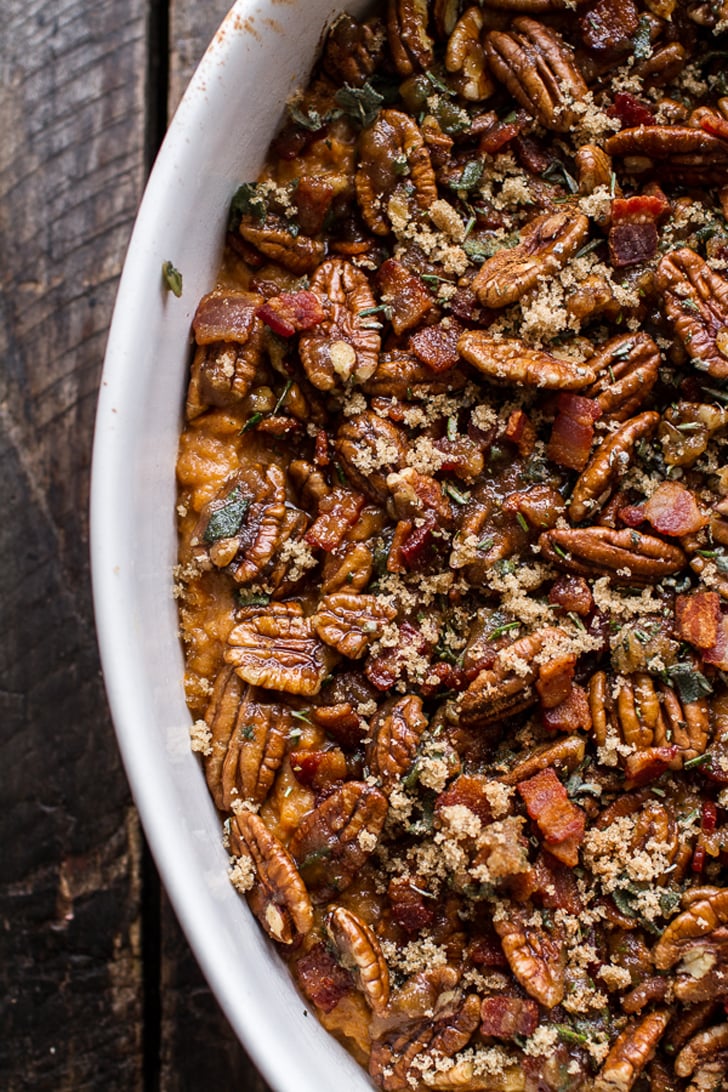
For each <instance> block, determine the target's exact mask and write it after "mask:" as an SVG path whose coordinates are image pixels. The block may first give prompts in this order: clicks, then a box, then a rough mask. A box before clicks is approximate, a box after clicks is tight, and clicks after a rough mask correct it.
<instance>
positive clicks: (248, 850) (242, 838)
mask: <svg viewBox="0 0 728 1092" xmlns="http://www.w3.org/2000/svg"><path fill="white" fill-rule="evenodd" d="M230 843H231V846H232V849H233V852H234V853H235V855H236V856H237V857H240V856H243V855H247V856H249V857H250V859H251V861H252V863H253V867H254V868H255V874H256V884H255V887H254V888H253V891H252V893H251V896H250V902H251V907H252V909H253V912H254V913H255V916H256V917H257V918H258V920H259V921H260V924H261V925H262V926H263V928H264V929H265V931H266V933H267V934H268V936H270V937H272V938H273V940H277V941H278V943H279V944H293V943H294V941H296V940H298V939H299V938H300V937H302V936H305V935H306V933H308V932H309V931H310V930H311V928H312V927H313V908H312V906H311V900H310V899H309V897H308V893H307V891H306V888H305V886H304V883H303V880H302V879H301V877H300V875H299V873H298V871H297V869H296V866H295V864H294V863H293V860H292V859H291V855H290V853H289V852H288V850H286V849H285V848H284V847H283V846H282V845H281V843H280V842H279V841H278V839H277V838H276V837H275V835H274V834H272V833H271V832H270V831H269V830H268V828H267V827H266V825H265V823H264V822H263V820H262V819H260V818H259V817H258V816H257V815H255V814H254V812H252V811H244V810H243V811H240V812H238V813H237V814H236V815H234V816H233V817H232V818H231V820H230Z"/></svg>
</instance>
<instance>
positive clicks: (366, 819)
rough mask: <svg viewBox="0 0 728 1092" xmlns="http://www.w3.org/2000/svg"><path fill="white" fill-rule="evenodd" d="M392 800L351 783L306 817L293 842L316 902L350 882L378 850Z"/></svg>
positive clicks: (355, 782)
mask: <svg viewBox="0 0 728 1092" xmlns="http://www.w3.org/2000/svg"><path fill="white" fill-rule="evenodd" d="M387 809H388V804H387V798H386V796H385V795H384V794H383V793H381V792H380V791H379V789H374V788H372V787H371V786H370V785H367V784H366V783H365V782H363V781H347V782H346V783H345V784H344V785H342V786H341V788H339V789H336V790H335V791H334V792H332V793H331V795H330V796H327V797H326V799H325V800H324V801H323V802H322V803H321V804H319V805H318V807H316V808H314V810H313V811H310V812H309V813H308V815H306V816H304V818H303V819H302V820H301V823H300V824H299V826H298V829H297V830H296V831H295V832H294V835H293V837H292V838H291V841H290V843H289V846H288V848H289V850H290V852H291V854H292V856H293V858H294V859H295V861H296V862H297V864H298V868H299V870H300V872H301V875H302V876H303V878H304V880H305V882H306V886H307V887H308V888H309V889H310V890H311V892H312V897H313V899H314V901H315V902H316V903H324V902H329V901H330V900H331V899H332V898H335V896H336V895H337V894H338V893H339V892H340V891H343V890H344V889H345V888H346V887H348V886H349V884H350V883H351V881H352V880H353V879H354V877H355V876H356V874H357V873H358V872H359V870H360V869H361V867H362V865H363V864H364V862H365V861H366V859H367V858H368V857H369V855H370V854H371V853H372V851H373V850H374V849H375V847H376V844H377V841H378V839H379V835H380V833H381V830H382V827H383V826H384V820H385V819H386V817H387Z"/></svg>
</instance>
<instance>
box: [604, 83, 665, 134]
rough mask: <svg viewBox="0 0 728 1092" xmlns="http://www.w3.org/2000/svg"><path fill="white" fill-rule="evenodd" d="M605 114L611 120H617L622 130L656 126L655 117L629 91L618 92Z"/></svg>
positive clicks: (646, 106)
mask: <svg viewBox="0 0 728 1092" xmlns="http://www.w3.org/2000/svg"><path fill="white" fill-rule="evenodd" d="M607 113H608V114H609V115H610V116H611V117H613V118H619V121H620V123H621V125H622V128H623V129H634V128H636V127H637V126H638V125H655V124H656V122H655V115H654V114H653V112H652V110H651V109H650V107H649V106H648V105H647V103H645V102H642V101H641V100H640V99H638V98H635V96H634V95H632V94H630V92H629V91H618V92H617V94H616V95H615V96H614V99H613V101H612V105H611V106H610V107H609V110H608V111H607Z"/></svg>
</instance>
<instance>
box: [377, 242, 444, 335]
mask: <svg viewBox="0 0 728 1092" xmlns="http://www.w3.org/2000/svg"><path fill="white" fill-rule="evenodd" d="M377 283H378V285H379V288H380V291H381V293H382V302H383V303H385V304H386V305H388V306H389V307H390V308H391V314H392V317H391V323H392V329H393V330H394V332H395V334H403V333H404V332H405V331H406V330H411V329H412V327H413V326H417V325H418V323H420V322H421V321H422V319H423V318H424V317H425V315H426V314H427V312H428V311H429V310H430V308H432V307H433V306H434V303H435V300H434V298H433V296H432V293H431V292H430V291H429V289H428V288H427V285H426V284H425V282H424V281H423V280H422V279H421V278H420V277H418V276H417V274H416V273H411V272H410V270H409V269H407V267H406V266H405V265H402V263H401V262H398V261H397V260H396V259H395V258H387V260H386V262H382V264H381V265H380V267H379V272H378V273H377Z"/></svg>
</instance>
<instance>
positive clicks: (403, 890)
mask: <svg viewBox="0 0 728 1092" xmlns="http://www.w3.org/2000/svg"><path fill="white" fill-rule="evenodd" d="M418 887H420V885H419V884H416V883H415V882H414V880H412V879H407V878H406V877H404V876H397V877H395V879H393V880H390V882H389V887H388V888H387V895H388V896H389V901H390V903H391V904H392V918H393V920H394V921H396V923H397V925H399V926H400V928H401V929H404V931H405V932H406V933H419V932H420V931H421V930H422V929H428V928H429V927H430V926H431V925H432V923H433V921H434V920H435V906H436V900H435V899H434V898H431V897H428V896H427V895H423V894H422V892H423V891H425V890H426V888H424V887H422V888H420V890H418Z"/></svg>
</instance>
